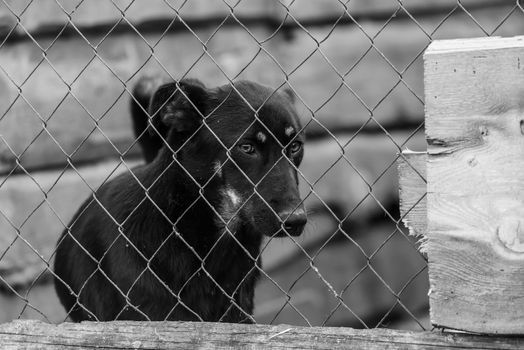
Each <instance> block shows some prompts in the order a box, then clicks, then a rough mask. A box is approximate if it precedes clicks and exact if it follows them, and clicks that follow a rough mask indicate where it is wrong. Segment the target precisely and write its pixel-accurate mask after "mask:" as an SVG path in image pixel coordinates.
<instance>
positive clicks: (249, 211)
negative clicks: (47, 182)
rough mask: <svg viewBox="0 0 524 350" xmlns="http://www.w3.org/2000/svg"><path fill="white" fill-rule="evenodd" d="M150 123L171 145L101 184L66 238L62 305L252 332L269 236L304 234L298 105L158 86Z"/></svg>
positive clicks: (186, 85)
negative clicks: (244, 326) (245, 326)
mask: <svg viewBox="0 0 524 350" xmlns="http://www.w3.org/2000/svg"><path fill="white" fill-rule="evenodd" d="M146 83H147V82H142V83H139V86H138V88H137V89H136V90H135V91H136V92H137V93H138V94H139V95H140V96H139V97H140V98H139V99H138V102H139V103H141V104H145V103H147V102H146V101H148V100H149V98H148V96H147V93H144V91H145V92H147V88H146V89H144V84H146ZM137 107H140V106H135V107H134V108H133V113H135V115H134V118H135V120H136V119H137V118H142V119H143V120H145V121H147V120H148V115H147V114H146V113H144V112H143V111H142V109H141V108H137ZM142 107H144V106H142ZM149 114H150V115H152V116H153V117H152V118H151V125H152V127H151V129H153V132H154V133H156V136H165V140H162V139H160V137H158V139H155V138H153V140H148V142H150V141H154V142H153V143H152V144H147V143H146V144H144V143H142V146H143V147H144V148H147V147H150V148H149V149H148V150H149V151H150V154H149V157H150V158H153V157H152V155H154V154H155V153H158V154H157V155H156V157H154V159H153V160H152V161H151V162H150V163H147V164H146V165H143V166H139V167H137V168H134V169H132V170H131V171H130V172H126V173H124V174H121V175H120V176H118V177H116V178H115V179H113V180H111V181H109V182H107V183H106V184H104V185H103V186H101V187H100V188H99V189H98V191H96V193H95V194H94V195H93V196H91V197H90V198H89V199H88V200H87V201H86V202H85V203H84V204H83V205H82V206H81V207H80V209H79V210H78V212H77V213H76V214H75V216H74V218H73V220H72V222H71V224H70V226H69V229H66V230H64V232H63V233H62V236H61V238H60V239H59V242H58V247H57V253H56V260H55V272H56V290H57V293H58V296H59V297H60V300H61V302H62V304H63V305H64V306H65V308H66V310H67V311H68V313H69V315H70V317H71V319H72V320H73V321H81V320H88V319H91V320H100V321H106V320H115V319H127V320H166V319H167V320H204V321H223V322H253V318H252V313H253V294H254V286H255V282H256V280H257V278H258V276H259V274H260V260H259V253H260V244H261V240H262V237H263V235H268V236H285V235H286V232H287V234H290V235H299V234H301V232H302V230H303V227H304V225H305V223H306V215H305V212H304V208H303V206H302V201H301V199H300V197H299V193H298V176H297V170H296V167H298V166H299V164H300V162H301V160H302V156H303V147H302V146H303V142H304V138H303V134H302V132H301V126H300V123H299V119H298V117H297V114H296V112H295V110H294V108H293V106H292V100H291V97H290V96H288V94H287V93H281V92H274V91H273V90H271V89H269V88H266V87H263V86H261V85H258V84H256V83H253V82H248V81H242V82H238V83H235V84H234V88H233V87H232V86H230V85H225V86H222V87H218V88H214V89H208V88H206V87H205V86H204V85H203V84H202V83H200V82H199V81H197V80H186V81H181V82H180V83H178V84H176V83H168V84H165V85H162V86H161V87H160V88H158V89H157V90H156V92H155V93H154V95H153V97H152V98H151V99H150V106H149ZM147 125H148V124H147V123H146V124H143V125H142V127H138V128H137V131H138V132H139V133H140V131H141V130H143V129H144V128H145V127H147ZM153 135H154V134H153ZM152 137H153V136H152ZM159 140H160V141H159ZM155 142H156V143H155ZM148 145H149V146H148Z"/></svg>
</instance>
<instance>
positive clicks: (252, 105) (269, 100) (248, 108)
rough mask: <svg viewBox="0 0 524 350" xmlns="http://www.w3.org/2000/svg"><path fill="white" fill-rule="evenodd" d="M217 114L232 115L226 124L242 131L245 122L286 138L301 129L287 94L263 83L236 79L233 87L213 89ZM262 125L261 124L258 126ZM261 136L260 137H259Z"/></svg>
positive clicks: (222, 115) (247, 124) (244, 127)
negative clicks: (232, 119)
mask: <svg viewBox="0 0 524 350" xmlns="http://www.w3.org/2000/svg"><path fill="white" fill-rule="evenodd" d="M217 102H218V108H217V111H219V112H220V113H217V117H219V118H224V117H226V118H235V123H234V124H230V126H232V127H235V128H238V129H239V130H240V132H241V133H242V132H244V131H245V130H246V127H248V126H249V125H256V126H259V127H260V129H261V130H263V132H265V133H269V134H272V135H273V136H274V137H277V138H278V139H280V140H282V139H287V138H289V137H292V136H293V135H295V134H296V133H298V132H299V131H300V130H301V127H300V121H299V118H298V115H297V113H296V111H295V109H294V106H293V103H292V101H291V100H290V98H289V97H287V96H285V95H283V94H282V93H281V92H278V91H275V90H274V89H271V88H268V87H265V86H263V85H260V84H257V83H254V82H249V81H240V82H238V83H235V85H234V88H233V87H231V86H224V87H220V88H218V89H217ZM261 124H263V125H261ZM262 138H263V137H262Z"/></svg>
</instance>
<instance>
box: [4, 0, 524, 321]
mask: <svg viewBox="0 0 524 350" xmlns="http://www.w3.org/2000/svg"><path fill="white" fill-rule="evenodd" d="M0 15H1V18H3V19H4V18H5V23H6V24H5V25H4V26H3V27H2V39H1V41H0V72H1V73H0V92H1V93H2V94H3V95H2V96H3V99H2V102H0V309H1V310H2V312H1V313H0V314H1V315H0V322H2V321H10V320H12V319H16V318H37V319H42V320H45V321H47V322H62V321H64V320H66V319H68V318H69V319H72V320H80V319H90V320H99V321H101V320H110V319H141V320H164V319H168V320H196V321H215V322H223V321H228V322H249V323H253V322H255V323H273V324H278V323H286V324H295V325H305V326H351V327H357V328H374V327H390V328H397V329H418V330H421V329H427V328H429V316H428V298H427V292H428V278H427V261H426V259H425V257H424V256H423V255H422V254H421V253H420V252H419V251H418V242H417V241H416V239H414V238H413V237H411V236H409V234H408V232H407V230H406V229H405V228H404V227H403V225H402V224H401V222H402V221H401V219H402V218H401V217H400V213H399V209H398V174H397V172H396V166H395V164H396V161H397V160H398V158H399V157H400V156H399V155H398V153H399V152H400V151H401V150H403V149H405V148H410V149H417V150H423V149H424V148H425V140H424V136H423V122H424V115H423V114H424V103H423V98H424V96H423V79H422V74H423V72H422V54H423V52H424V50H425V48H427V46H428V45H429V44H430V43H431V41H432V40H435V39H447V38H466V37H475V36H490V35H502V36H511V35H516V34H520V33H521V32H522V29H523V27H522V23H523V22H522V16H523V15H524V11H523V9H522V7H521V5H520V4H519V3H518V2H517V3H515V2H512V1H501V2H500V4H496V5H495V4H494V3H492V2H484V1H481V2H474V1H456V2H454V1H447V2H438V3H435V4H429V3H426V2H422V1H419V0H410V1H379V2H377V1H363V0H362V1H335V0H332V1H328V2H322V3H321V4H320V3H317V2H299V1H292V0H290V1H277V2H274V3H267V2H260V1H257V0H240V1H238V0H235V1H229V0H227V1H218V2H207V1H199V0H185V1H161V0H156V1H151V2H147V3H146V2H139V1H132V0H130V1H112V0H107V1H96V2H90V1H75V2H60V1H51V0H49V1H3V2H2V3H1V4H0ZM187 78H193V79H195V78H196V79H199V80H200V81H202V82H203V83H204V84H205V85H206V87H205V88H202V87H200V86H199V84H200V83H197V82H195V81H188V80H184V79H187ZM242 80H249V81H256V82H258V83H260V84H264V85H266V86H267V88H259V87H256V86H255V85H253V84H252V83H242V82H241V81H242ZM165 82H172V83H174V85H171V87H170V88H169V89H168V92H169V93H167V94H165V95H163V96H161V97H162V98H163V100H162V99H161V100H162V101H161V102H162V104H161V105H164V106H163V107H162V108H160V111H156V110H154V109H153V108H152V107H151V106H150V104H154V101H156V100H155V99H154V98H152V96H153V95H154V94H155V93H156V92H160V91H161V89H159V87H160V85H161V84H162V83H165ZM137 86H138V87H137ZM217 86H218V87H219V88H215V87H217ZM195 91H196V92H195ZM202 91H204V92H202ZM159 96H160V95H159ZM293 100H294V102H293ZM137 104H140V105H137ZM293 108H294V109H293ZM293 110H295V111H296V112H292V111H293ZM130 112H131V113H130ZM130 114H133V115H134V116H135V117H137V116H139V117H140V118H142V119H141V121H140V122H141V123H142V124H140V125H141V126H137V124H136V120H135V122H133V120H132V118H131V117H130ZM188 114H191V115H192V116H193V117H194V119H195V120H198V121H199V123H197V124H198V125H197V126H196V127H194V125H193V124H194V123H193V122H194V120H193V121H191V120H189V121H187V120H185V119H183V120H185V121H186V122H187V123H186V124H184V123H181V122H179V120H180V118H183V117H184V116H186V115H188ZM295 115H296V117H297V118H298V119H299V120H300V124H299V123H298V122H297V121H295V122H294V123H295V124H293V122H292V121H293V120H294V119H293V118H294V116H295ZM177 118H178V119H177ZM173 120H175V121H177V122H176V123H177V124H173V123H174V122H173ZM170 123H171V124H170ZM178 123H181V124H178ZM286 123H287V124H286ZM290 123H291V124H293V125H291V124H290ZM169 125H171V126H169ZM173 125H176V126H173ZM291 126H293V128H292V129H289V127H291ZM169 128H171V131H169ZM255 131H256V132H255ZM300 133H303V134H306V136H307V138H308V141H307V143H306V144H305V149H306V151H305V155H304V159H303V160H302V162H300V161H299V160H297V158H296V156H295V155H294V153H293V152H292V151H291V149H292V148H293V147H297V143H296V141H300V142H302V141H301V140H302V139H301V136H298V137H297V136H295V135H296V134H300ZM231 135H233V136H234V137H232V136H231ZM148 140H149V141H151V145H153V146H151V145H149V146H148V144H147V142H149V141H148ZM204 141H205V142H204ZM263 144H265V145H266V146H267V145H271V147H272V148H271V150H272V151H267V150H266V148H263V149H264V152H266V153H264V157H265V158H264V162H262V163H257V164H258V165H253V164H254V163H250V164H251V165H249V166H248V165H246V164H248V163H247V161H245V159H244V158H242V157H240V156H239V155H238V154H239V153H238V152H244V153H246V154H252V151H253V150H252V149H251V147H252V146H254V145H256V147H255V151H256V152H259V148H260V149H262V148H261V147H262V146H261V145H263ZM209 145H213V147H210V146H209ZM300 146H301V144H300V143H299V144H298V147H300ZM145 147H152V152H153V154H154V155H157V158H156V160H153V161H151V160H150V159H148V160H144V159H143V157H142V151H143V148H145ZM268 147H269V146H268ZM267 149H269V148H267ZM268 152H269V153H268ZM142 164H146V165H145V166H142ZM261 164H262V165H261ZM137 166H138V167H137ZM147 174H149V175H147ZM174 175H176V176H174ZM297 182H298V185H297ZM295 186H298V190H299V193H300V198H298V196H297V195H296V193H298V192H296V189H295V192H293V191H292V189H294V187H295ZM174 189H175V190H176V191H175V190H174ZM268 193H270V194H268ZM295 197H296V198H295ZM82 203H84V204H82ZM282 203H284V204H286V205H283V204H282ZM302 204H304V205H305V208H306V209H307V212H308V221H307V224H306V225H305V227H304V229H303V232H302V234H301V235H294V234H292V233H299V232H293V231H294V229H293V227H295V226H293V225H291V224H290V222H291V221H290V220H291V219H293V218H295V216H296V215H298V214H296V213H297V211H300V210H301V208H302ZM75 212H76V213H77V214H76V215H75ZM293 215H295V216H293ZM297 220H298V219H297ZM302 224H303V223H302ZM302 224H295V225H296V226H297V227H299V226H301V225H302ZM297 230H298V229H297ZM297 230H295V231H297ZM298 231H301V230H298ZM61 232H63V236H60V233H61ZM87 232H91V235H87V234H86V233H87ZM277 234H281V235H282V236H283V237H276V235H277ZM61 246H67V247H68V248H70V249H72V251H74V254H69V255H68V254H67V253H66V252H64V248H63V247H62V248H61ZM55 261H57V265H55ZM67 271H70V272H71V271H73V272H75V276H76V277H75V279H74V280H73V279H71V278H70V276H69V275H68V274H67ZM53 283H56V284H58V285H60V286H62V287H61V288H62V289H60V288H58V289H59V292H58V296H57V292H55V289H54V287H53ZM152 300H153V301H152ZM108 310H111V312H108ZM106 311H107V312H106Z"/></svg>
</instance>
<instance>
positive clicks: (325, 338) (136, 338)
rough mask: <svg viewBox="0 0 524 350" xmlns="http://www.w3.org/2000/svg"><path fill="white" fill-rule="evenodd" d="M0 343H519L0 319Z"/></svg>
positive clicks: (383, 333) (375, 332) (512, 345)
mask: <svg viewBox="0 0 524 350" xmlns="http://www.w3.org/2000/svg"><path fill="white" fill-rule="evenodd" d="M0 342H1V343H2V347H3V348H4V349H18V348H20V347H23V348H25V349H41V348H46V349H63V348H68V347H75V348H77V349H90V348H93V347H103V348H105V349H121V348H127V349H230V348H237V347H245V348H249V349H291V348H293V349H329V350H332V349H348V348H349V349H384V348H388V349H420V348H424V349H442V348H454V349H519V348H522V346H524V340H523V339H518V338H509V339H508V338H497V337H489V338H488V337H480V336H472V335H465V334H443V333H436V332H434V333H431V332H407V331H394V330H387V329H372V330H356V329H351V328H328V327H322V328H314V327H313V328H303V327H292V326H287V325H280V326H267V325H236V324H224V323H191V322H147V323H146V322H107V323H91V322H83V323H80V324H72V323H63V324H61V325H52V324H46V323H41V322H38V321H15V322H11V323H7V324H4V325H0Z"/></svg>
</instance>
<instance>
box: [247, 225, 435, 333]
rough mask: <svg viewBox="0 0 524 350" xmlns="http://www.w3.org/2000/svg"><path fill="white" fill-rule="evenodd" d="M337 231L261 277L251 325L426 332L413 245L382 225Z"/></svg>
mask: <svg viewBox="0 0 524 350" xmlns="http://www.w3.org/2000/svg"><path fill="white" fill-rule="evenodd" d="M342 229H344V231H345V234H342V233H341V232H338V233H337V235H336V236H335V238H334V239H331V238H329V236H328V237H324V238H323V241H322V242H319V243H320V244H319V245H317V246H316V247H310V248H307V249H306V252H301V253H300V254H299V255H297V256H295V257H294V259H293V260H290V261H289V262H288V263H287V264H285V265H281V266H279V268H278V269H275V270H273V271H269V272H268V276H263V277H262V278H261V280H260V282H259V284H258V286H257V290H256V292H255V318H256V320H257V322H260V323H272V324H293V325H302V326H308V325H313V326H320V325H324V326H346V327H355V328H363V327H370V328H374V327H382V326H384V327H389V326H390V323H391V320H394V319H399V320H400V319H402V320H406V321H411V322H410V323H409V324H406V325H405V326H406V327H410V328H411V329H417V330H422V327H425V328H426V329H430V328H431V326H430V324H429V319H428V318H427V316H429V315H428V297H427V292H428V288H429V285H428V276H427V270H426V269H425V267H426V262H425V260H424V259H423V257H422V256H421V254H420V253H419V252H418V251H417V248H416V245H415V240H414V239H406V237H405V236H404V235H405V234H406V233H401V232H395V225H394V224H393V223H388V222H380V223H375V224H374V225H367V226H363V227H362V228H355V227H353V226H352V225H343V226H342ZM305 234H306V235H308V234H315V233H308V232H306V233H305ZM304 238H307V236H306V237H304ZM328 239H330V243H326V242H327V240H328ZM298 241H299V243H301V241H302V239H301V238H299V239H298ZM384 242H387V243H384ZM382 245H384V247H383V248H381V249H379V247H381V246H382ZM377 249H378V251H377ZM375 251H376V252H375ZM374 252H375V254H374V255H373V258H371V259H368V258H369V257H370V256H371V255H372V254H373V253H374ZM392 261H394V262H395V263H394V264H392V263H391V262H392ZM311 263H313V266H314V268H312V267H311ZM383 281H384V282H383ZM386 284H387V286H386ZM406 285H407V286H406ZM388 288H390V289H391V290H390V289H388ZM391 291H393V293H392V292H391ZM394 293H398V294H399V298H398V299H397V297H396V296H395V295H394ZM337 294H338V295H337ZM337 296H338V297H337ZM339 297H340V299H339ZM341 300H342V301H343V303H341ZM400 303H402V306H401V305H400ZM407 310H408V311H407ZM388 311H389V312H390V314H389V317H385V316H386V314H387V313H388ZM409 313H412V314H413V315H415V317H416V318H417V319H420V321H419V322H420V323H417V321H416V320H414V319H413V318H412V317H411V316H410V315H409ZM384 317H385V319H383V318H384ZM425 317H426V319H425Z"/></svg>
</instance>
